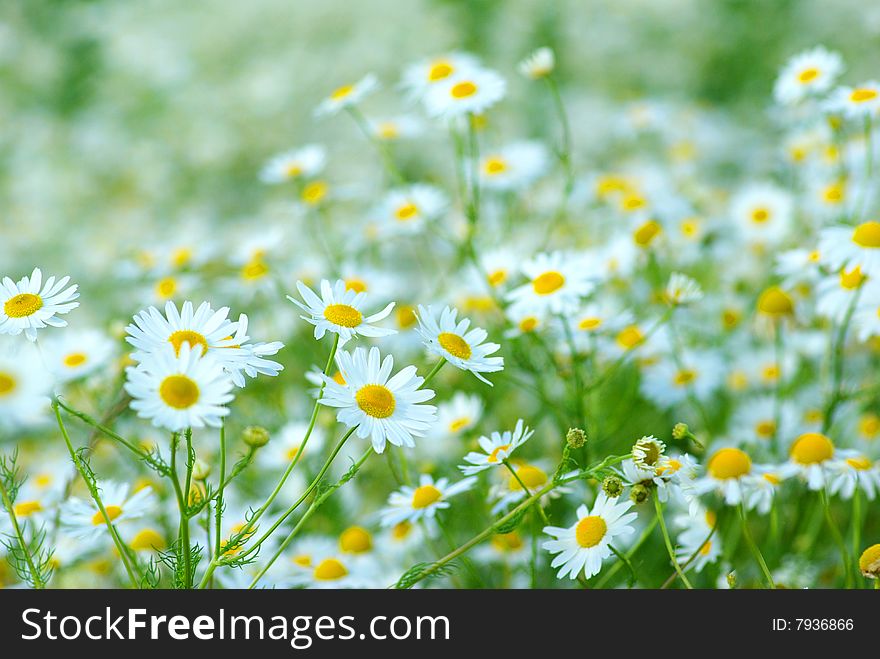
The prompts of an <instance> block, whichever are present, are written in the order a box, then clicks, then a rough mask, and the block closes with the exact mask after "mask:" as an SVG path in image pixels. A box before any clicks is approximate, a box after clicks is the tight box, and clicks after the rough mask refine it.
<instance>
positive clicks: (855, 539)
mask: <svg viewBox="0 0 880 659" xmlns="http://www.w3.org/2000/svg"><path fill="white" fill-rule="evenodd" d="M852 550H853V561H854V563H853V564H854V565H858V564H859V557H860V556H861V555H862V554H861V552H862V493H861V491H860V490H859V488H858V487H856V489H855V491H854V492H853V503H852Z"/></svg>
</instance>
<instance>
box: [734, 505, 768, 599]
mask: <svg viewBox="0 0 880 659" xmlns="http://www.w3.org/2000/svg"><path fill="white" fill-rule="evenodd" d="M739 517H740V520H742V531H743V537H744V538H745V539H746V544H747V545H748V546H749V549H750V550H751V552H752V555H753V556H754V557H755V561H757V563H758V567H760V568H761V572H763V573H764V578H765V579H766V580H767V586H768V587H770V588H776V584H775V583H773V575H771V574H770V570H769V569H768V568H767V562H766V561H765V560H764V555H763V554H762V553H761V550H760V549H759V548H758V545H757V543H756V542H755V539H754V538H753V537H752V532H751V531H750V530H749V520H748V518H747V517H746V507H745V506H744V505H743V503H742V501H740V503H739Z"/></svg>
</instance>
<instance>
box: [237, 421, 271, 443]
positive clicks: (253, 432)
mask: <svg viewBox="0 0 880 659" xmlns="http://www.w3.org/2000/svg"><path fill="white" fill-rule="evenodd" d="M241 438H242V439H243V440H244V443H245V444H247V445H248V446H252V447H253V448H260V447H261V446H265V445H266V444H268V443H269V431H268V430H266V429H265V428H263V427H262V426H248V427H247V428H245V429H244V432H242V434H241Z"/></svg>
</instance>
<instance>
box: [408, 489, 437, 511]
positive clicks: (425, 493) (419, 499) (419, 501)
mask: <svg viewBox="0 0 880 659" xmlns="http://www.w3.org/2000/svg"><path fill="white" fill-rule="evenodd" d="M442 496H443V494H442V493H441V492H440V490H438V489H437V488H436V487H434V486H433V485H422V486H421V487H419V488H416V491H415V492H413V498H412V507H413V508H416V509H422V508H427V507H428V506H430V505H431V504H432V503H436V502H437V501H440V498H441V497H442Z"/></svg>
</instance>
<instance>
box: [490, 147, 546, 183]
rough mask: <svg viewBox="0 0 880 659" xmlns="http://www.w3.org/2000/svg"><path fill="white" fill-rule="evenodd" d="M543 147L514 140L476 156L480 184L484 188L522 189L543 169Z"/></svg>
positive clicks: (535, 178)
mask: <svg viewBox="0 0 880 659" xmlns="http://www.w3.org/2000/svg"><path fill="white" fill-rule="evenodd" d="M548 162H549V158H548V156H547V148H546V147H545V146H544V145H543V144H541V143H540V142H514V143H513V144H508V145H507V146H505V147H503V148H501V149H499V150H498V151H495V152H490V153H488V154H486V155H485V156H483V157H482V158H481V159H480V163H479V173H480V185H482V186H483V187H484V188H486V189H487V190H499V191H507V190H522V189H524V188H526V187H528V186H529V185H531V184H532V183H533V182H534V181H536V180H537V179H538V178H539V177H540V176H541V175H542V174H544V172H546V171H547V165H548Z"/></svg>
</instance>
